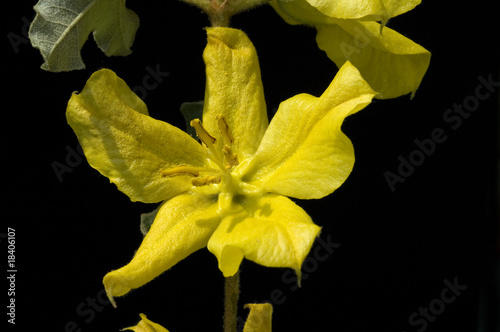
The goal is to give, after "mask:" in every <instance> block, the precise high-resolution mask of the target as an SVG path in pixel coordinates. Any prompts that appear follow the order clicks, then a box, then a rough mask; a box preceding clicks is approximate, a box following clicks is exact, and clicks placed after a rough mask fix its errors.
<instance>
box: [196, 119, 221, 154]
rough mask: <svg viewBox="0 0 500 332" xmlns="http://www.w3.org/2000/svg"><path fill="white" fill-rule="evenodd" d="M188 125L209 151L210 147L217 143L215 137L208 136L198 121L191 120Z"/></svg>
mask: <svg viewBox="0 0 500 332" xmlns="http://www.w3.org/2000/svg"><path fill="white" fill-rule="evenodd" d="M190 125H191V127H193V128H194V130H196V136H198V138H199V139H200V140H201V141H202V142H203V143H205V145H206V146H207V147H208V148H210V149H211V147H212V146H213V145H214V144H215V142H217V140H216V139H215V137H213V136H212V135H210V134H209V133H208V131H207V130H206V129H205V128H204V127H203V125H202V124H201V121H200V119H194V120H191V122H190Z"/></svg>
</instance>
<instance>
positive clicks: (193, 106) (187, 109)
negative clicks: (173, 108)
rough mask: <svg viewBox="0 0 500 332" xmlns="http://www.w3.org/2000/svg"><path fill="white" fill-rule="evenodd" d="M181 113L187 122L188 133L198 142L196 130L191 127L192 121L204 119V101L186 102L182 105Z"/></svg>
mask: <svg viewBox="0 0 500 332" xmlns="http://www.w3.org/2000/svg"><path fill="white" fill-rule="evenodd" d="M181 113H182V115H183V116H184V120H186V132H187V133H188V134H189V135H191V137H193V138H194V139H196V140H198V137H197V136H196V130H194V128H193V127H191V125H190V123H191V120H194V119H201V118H202V117H203V101H193V102H185V103H182V104H181Z"/></svg>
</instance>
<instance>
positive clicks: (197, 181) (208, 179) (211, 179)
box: [191, 176, 221, 187]
mask: <svg viewBox="0 0 500 332" xmlns="http://www.w3.org/2000/svg"><path fill="white" fill-rule="evenodd" d="M220 181H221V178H220V177H218V176H204V177H201V178H194V179H192V180H191V183H192V184H193V186H196V187H201V186H208V185H210V184H212V183H220Z"/></svg>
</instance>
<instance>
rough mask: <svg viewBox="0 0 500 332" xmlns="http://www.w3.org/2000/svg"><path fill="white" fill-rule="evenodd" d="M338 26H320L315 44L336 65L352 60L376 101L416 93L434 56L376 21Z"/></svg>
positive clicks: (339, 22)
mask: <svg viewBox="0 0 500 332" xmlns="http://www.w3.org/2000/svg"><path fill="white" fill-rule="evenodd" d="M336 22H337V25H318V26H317V27H316V28H317V29H318V34H317V37H316V41H317V43H318V46H319V47H320V48H321V49H322V50H324V51H325V52H326V54H327V55H328V57H329V58H330V59H331V60H333V61H334V62H335V63H336V64H337V66H339V67H340V66H342V65H343V64H344V63H345V62H346V61H350V62H351V63H352V64H353V65H355V66H356V68H358V69H359V71H360V72H361V74H362V75H363V77H364V78H365V79H366V81H367V82H368V83H369V84H370V86H371V87H372V88H373V89H374V90H375V91H377V92H378V93H379V95H378V96H377V98H381V99H387V98H395V97H399V96H401V95H404V94H408V93H410V92H411V93H412V94H414V93H415V91H416V90H417V88H418V86H419V85H420V82H421V81H422V78H423V77H424V74H425V72H426V71H427V68H428V67H429V62H430V57H431V54H430V52H429V51H427V50H426V49H425V48H423V47H422V46H420V45H418V44H416V43H414V42H412V41H411V40H410V39H408V38H406V37H404V36H402V35H400V34H399V33H397V32H396V31H394V30H391V29H389V28H387V27H385V28H384V29H383V31H381V30H380V24H378V23H375V22H359V21H356V20H336Z"/></svg>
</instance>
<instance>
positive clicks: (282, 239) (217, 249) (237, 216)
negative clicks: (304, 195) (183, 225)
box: [208, 194, 320, 280]
mask: <svg viewBox="0 0 500 332" xmlns="http://www.w3.org/2000/svg"><path fill="white" fill-rule="evenodd" d="M235 202H236V203H237V204H240V205H241V207H242V209H241V210H240V212H239V213H233V214H230V215H227V216H225V217H224V218H223V220H222V222H221V224H220V225H219V227H218V228H217V230H216V231H215V232H214V234H213V235H212V237H211V238H210V241H209V242H208V250H210V252H212V253H213V254H214V255H215V256H216V257H217V259H218V261H219V269H220V270H221V271H222V273H223V274H224V276H225V277H228V276H232V275H234V274H235V273H236V272H237V271H238V269H239V266H240V263H241V261H242V260H243V258H246V259H248V260H251V261H253V262H255V263H257V264H260V265H264V266H268V267H290V268H292V269H294V270H295V271H296V273H297V275H298V277H299V280H300V268H301V266H302V262H303V261H304V259H305V258H306V256H307V254H308V252H309V250H310V248H311V246H312V244H313V242H314V239H315V238H316V237H317V236H318V234H319V232H320V227H318V226H316V225H315V224H314V223H313V222H312V220H311V218H310V217H309V215H308V214H307V213H306V212H305V211H304V210H303V209H302V208H300V207H299V206H297V205H296V204H295V203H294V202H292V201H291V200H290V199H288V198H286V197H283V196H279V195H273V194H267V195H263V196H257V197H247V196H242V197H237V198H235Z"/></svg>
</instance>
